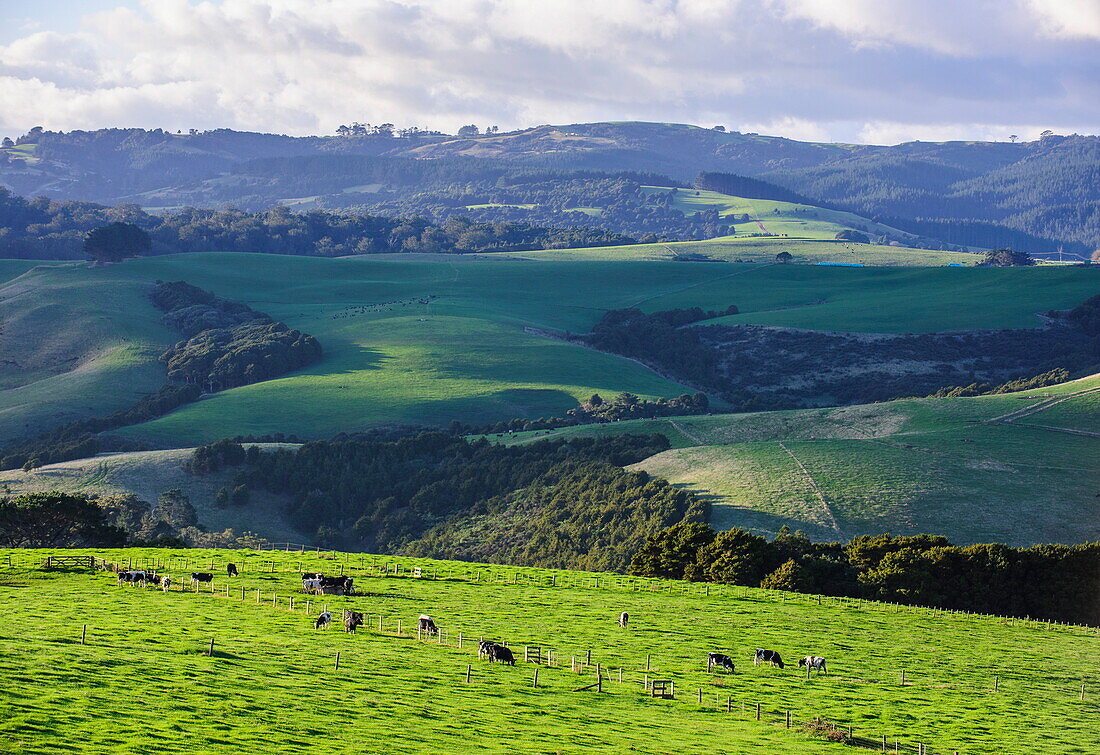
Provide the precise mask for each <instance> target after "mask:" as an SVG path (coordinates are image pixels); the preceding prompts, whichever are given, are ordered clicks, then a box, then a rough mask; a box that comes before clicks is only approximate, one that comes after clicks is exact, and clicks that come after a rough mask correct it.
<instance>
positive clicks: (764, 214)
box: [643, 186, 916, 246]
mask: <svg viewBox="0 0 1100 755" xmlns="http://www.w3.org/2000/svg"><path fill="white" fill-rule="evenodd" d="M643 190H644V191H646V192H647V193H650V194H665V193H667V192H668V191H669V190H668V188H666V187H661V186H646V187H643ZM672 207H673V208H674V209H677V210H679V211H680V212H682V213H684V214H685V215H691V214H692V213H696V212H706V211H709V210H718V215H719V217H723V218H727V219H728V218H729V216H730V215H748V216H749V218H750V220H749V221H748V222H740V223H736V224H735V225H734V228H735V230H736V232H737V233H774V234H776V235H780V236H782V235H787V236H789V237H791V238H800V239H823V240H824V239H833V238H835V237H836V234H837V233H838V232H839V231H843V230H857V231H860V232H862V233H866V234H869V235H870V236H871V237H872V238H873V237H875V236H882V235H887V236H890V237H891V238H901V237H907V238H916V237H915V236H913V234H910V233H906V232H904V231H899V230H898V229H897V228H892V227H890V226H888V225H883V224H882V223H876V222H874V221H873V220H868V219H867V218H863V217H860V216H859V215H856V214H854V213H851V212H842V211H840V210H827V209H825V208H823V207H817V206H815V205H807V204H797V203H794V202H780V201H778V200H774V199H747V198H745V197H735V196H732V195H730V194H722V193H721V192H717V191H705V190H701V189H679V190H677V192H676V196H675V198H674V199H673V202H672ZM864 246H866V245H864Z"/></svg>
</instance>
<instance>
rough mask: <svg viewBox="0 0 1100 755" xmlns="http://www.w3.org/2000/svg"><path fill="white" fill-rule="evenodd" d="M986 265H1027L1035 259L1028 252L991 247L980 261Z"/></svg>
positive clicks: (1031, 263)
mask: <svg viewBox="0 0 1100 755" xmlns="http://www.w3.org/2000/svg"><path fill="white" fill-rule="evenodd" d="M980 264H982V265H984V266H986V267H1027V266H1029V265H1034V264H1035V260H1033V259H1032V258H1031V255H1030V254H1028V253H1027V252H1015V251H1013V250H1011V249H990V250H989V251H988V252H986V253H985V259H984V260H982V262H981V263H980Z"/></svg>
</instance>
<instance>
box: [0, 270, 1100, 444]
mask: <svg viewBox="0 0 1100 755" xmlns="http://www.w3.org/2000/svg"><path fill="white" fill-rule="evenodd" d="M1096 275H1097V273H1096V271H1095V270H1091V269H1086V268H1053V267H1052V268H1042V269H988V268H979V269H958V268H946V267H944V268H863V269H846V268H828V267H815V266H806V265H760V264H742V265H737V264H728V265H711V264H688V263H682V262H647V261H636V260H619V261H614V260H606V259H605V260H570V261H563V260H561V259H560V257H559V258H556V259H555V258H552V257H550V258H547V259H546V260H542V261H534V260H527V261H521V260H515V259H509V258H507V257H493V256H488V255H479V256H435V255H372V256H367V257H356V258H339V259H321V258H303V257H289V256H278V255H258V254H255V255H246V254H189V255H169V256H163V257H151V258H146V259H140V260H133V261H130V262H126V263H122V264H119V265H112V266H109V267H106V268H96V269H90V268H88V267H86V266H84V265H80V264H72V265H60V266H55V267H50V268H39V269H37V270H31V271H29V272H28V273H26V274H25V275H23V276H21V277H19V278H18V279H16V280H13V281H9V282H8V283H7V284H5V285H2V286H0V312H2V313H3V320H2V321H0V322H3V328H4V332H3V336H2V339H3V340H2V342H0V345H2V346H3V347H4V349H3V350H4V353H5V354H17V356H16V357H15V358H14V360H13V361H16V362H18V365H19V366H18V367H16V366H12V365H9V366H8V369H7V370H6V371H5V372H0V375H2V376H4V378H5V379H6V381H7V383H6V387H5V390H3V391H2V392H0V420H2V421H0V437H6V438H11V437H15V436H17V435H20V434H23V433H25V432H27V431H28V430H29V429H32V428H45V427H49V426H52V425H56V424H60V423H61V422H62V421H66V420H68V419H71V418H73V417H75V416H82V415H83V416H86V415H88V414H95V413H103V412H105V411H107V410H111V409H115V408H120V407H121V406H124V405H127V404H129V403H132V402H133V401H134V400H135V399H136V398H137V397H138V396H140V395H142V394H145V393H148V392H150V391H153V390H155V389H156V388H157V387H159V385H160V383H161V381H162V380H163V375H164V372H163V370H164V367H163V364H161V363H160V362H159V361H158V355H159V353H160V352H161V351H162V349H163V348H165V347H166V346H167V345H168V344H170V343H172V342H173V341H175V340H176V335H175V334H173V333H170V332H169V331H168V330H167V329H166V328H164V327H163V326H162V325H161V324H160V313H159V312H157V311H156V310H155V309H153V307H152V306H151V305H150V304H148V302H147V301H146V300H145V292H146V291H147V290H148V287H149V285H150V284H151V283H153V282H154V281H155V280H158V279H161V280H179V279H183V280H186V281H188V282H190V283H192V284H194V285H197V286H200V287H202V288H205V289H208V290H211V291H214V292H215V293H217V294H218V295H221V296H226V297H229V298H233V299H239V300H242V301H244V302H246V303H248V304H250V305H251V306H253V307H255V308H256V309H258V310H260V311H263V312H266V313H268V314H270V315H271V316H272V317H274V318H276V319H279V320H283V321H285V322H286V323H287V324H288V325H290V326H291V327H294V328H298V329H300V330H302V331H304V332H306V333H310V334H312V335H314V336H316V337H317V338H318V339H319V340H320V342H321V344H322V346H323V348H324V352H325V355H324V358H323V359H322V361H320V362H319V363H317V364H315V365H313V366H312V367H310V368H308V369H306V370H303V371H301V372H299V373H294V374H291V375H289V376H286V377H283V378H280V379H277V380H271V381H267V382H263V383H256V384H253V385H249V386H245V387H241V388H235V389H233V390H229V391H225V392H222V393H218V394H215V395H213V396H211V397H209V398H206V399H204V400H201V401H199V402H198V403H196V404H192V405H190V406H187V407H185V408H183V409H181V410H179V411H177V412H175V413H173V414H171V415H168V416H166V417H164V418H161V419H159V420H155V421H153V422H150V423H147V424H145V425H141V426H136V427H133V428H130V429H128V430H126V431H125V432H126V434H127V435H130V436H131V437H133V438H140V439H145V440H153V441H156V442H158V443H162V444H167V445H171V446H181V445H183V446H186V445H193V444H196V443H200V442H206V441H210V440H213V439H217V438H221V437H225V436H232V435H236V434H248V433H269V432H285V433H296V434H298V435H301V436H303V437H308V438H317V437H327V436H331V435H332V434H334V433H336V432H340V431H347V430H355V429H360V428H365V427H370V426H376V425H382V424H393V423H422V424H446V423H448V422H450V421H451V420H452V419H458V420H461V421H464V422H487V421H497V420H501V419H510V418H512V417H539V416H551V415H554V414H560V413H562V412H564V411H565V410H566V409H568V408H570V407H572V406H574V405H575V404H576V402H577V400H578V399H581V398H586V397H587V396H589V395H591V394H592V393H593V392H601V393H604V394H605V395H607V394H610V395H614V394H615V393H617V392H619V391H624V390H625V391H630V392H632V393H636V394H638V395H640V396H643V397H654V396H673V395H678V394H680V393H683V392H685V391H689V390H691V389H690V388H689V387H687V386H683V385H680V384H677V383H675V382H673V381H671V380H667V379H665V378H663V377H660V376H658V375H656V374H654V373H653V372H651V371H650V370H649V369H647V368H645V367H644V366H642V365H640V364H638V363H635V362H633V361H630V360H627V359H623V358H620V357H616V356H611V355H608V354H603V353H600V352H594V351H591V350H589V349H586V348H583V347H581V346H578V345H575V344H570V343H565V342H562V341H560V340H555V339H553V338H550V337H547V335H546V334H555V333H564V332H574V333H577V332H586V331H587V330H588V329H589V328H591V326H592V325H593V323H595V322H596V321H597V320H598V319H599V318H600V316H601V315H602V314H603V312H604V311H605V310H606V309H610V308H621V307H630V306H637V307H641V308H643V309H645V310H647V311H656V310H662V309H670V308H675V307H690V306H701V307H704V308H711V309H719V308H725V307H726V306H727V305H729V304H731V303H732V304H737V306H738V307H740V309H741V314H739V315H736V316H733V317H731V318H726V320H727V321H729V322H744V323H756V324H768V325H785V326H792V327H803V328H812V329H819V330H852V331H865V332H877V331H887V332H918V333H919V332H933V331H941V330H952V329H965V328H995V327H1030V326H1034V325H1036V324H1038V323H1039V322H1040V321H1039V319H1038V318H1037V317H1036V316H1035V314H1036V313H1037V312H1042V311H1045V310H1048V309H1064V308H1068V307H1072V306H1074V305H1076V304H1078V303H1079V302H1080V301H1082V300H1083V299H1085V298H1086V297H1087V296H1088V295H1089V294H1091V293H1092V292H1093V291H1094V290H1095V286H1096V283H1097V280H1096Z"/></svg>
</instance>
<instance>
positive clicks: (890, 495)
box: [487, 376, 1100, 545]
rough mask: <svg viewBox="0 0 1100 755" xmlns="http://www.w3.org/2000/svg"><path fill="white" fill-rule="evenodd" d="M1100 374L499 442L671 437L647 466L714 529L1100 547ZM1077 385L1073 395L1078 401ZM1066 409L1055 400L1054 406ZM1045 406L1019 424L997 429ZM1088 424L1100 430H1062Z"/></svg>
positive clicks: (616, 425) (651, 422) (606, 426)
mask: <svg viewBox="0 0 1100 755" xmlns="http://www.w3.org/2000/svg"><path fill="white" fill-rule="evenodd" d="M1098 387H1100V376H1093V377H1091V378H1087V379H1083V380H1078V381H1074V382H1072V383H1067V384H1065V385H1063V386H1052V387H1051V388H1045V389H1038V390H1033V391H1025V392H1021V393H1015V394H1005V395H999V396H981V397H976V398H955V399H910V400H902V401H889V402H884V403H880V404H869V405H865V406H848V407H837V408H829V409H808V410H798V411H783V412H759V413H749V414H718V415H712V416H699V417H675V418H670V419H652V420H630V421H624V422H616V423H613V424H604V425H582V426H577V427H567V428H561V429H558V430H551V431H536V432H529V433H512V434H505V435H490V436H487V437H489V439H490V440H493V441H494V442H500V443H509V444H511V443H526V442H530V441H531V440H537V439H543V438H552V437H577V436H585V435H613V434H620V433H631V432H634V433H653V432H658V433H662V434H664V435H665V436H667V437H668V438H669V440H670V441H671V442H672V446H673V448H672V449H671V450H669V451H666V452H664V453H661V454H658V455H656V456H653V457H651V458H649V459H646V460H645V461H643V462H641V463H639V464H637V465H635V468H637V469H644V470H646V471H647V472H649V473H651V474H653V475H656V476H658V477H663V478H665V479H668V480H669V481H670V482H673V483H675V484H677V485H681V486H683V487H685V488H686V489H688V490H691V491H693V492H695V493H697V494H699V495H702V496H704V497H706V498H708V499H709V500H710V501H711V503H712V504H713V514H712V522H713V524H714V525H715V526H716V527H732V526H739V527H746V528H749V529H753V530H756V531H760V532H764V533H769V534H774V533H775V532H777V531H778V530H779V528H780V527H782V526H784V525H787V526H790V527H791V528H793V529H803V530H805V531H806V532H807V533H808V534H810V535H811V536H812V537H814V538H817V539H830V540H831V539H847V538H849V537H852V536H854V535H858V534H864V533H876V532H894V533H901V534H911V533H917V532H934V533H937V534H943V535H947V536H948V537H949V538H951V539H952V540H953V541H955V542H958V543H971V542H991V541H996V542H1005V543H1009V544H1012V545H1029V544H1033V543H1041V542H1083V541H1086V540H1096V539H1100V502H1098V499H1097V494H1098V493H1100V470H1098V469H1097V467H1096V464H1095V461H1094V460H1095V459H1097V458H1100V435H1095V433H1096V432H1097V430H1098V429H1100V400H1098V397H1100V393H1095V392H1092V393H1088V392H1084V391H1089V390H1095V389H1096V388H1098ZM1067 390H1072V391H1074V392H1076V395H1075V393H1067V392H1066V391H1067ZM1059 397H1062V398H1063V399H1064V400H1062V401H1060V402H1059V403H1054V404H1050V405H1046V403H1045V402H1046V401H1047V400H1048V399H1050V398H1059ZM1029 406H1040V407H1042V406H1045V408H1041V409H1040V410H1039V411H1037V412H1036V413H1034V414H1028V415H1026V416H1024V417H1021V418H1019V419H1017V420H1013V421H1008V422H996V421H992V420H995V419H996V418H999V417H1002V416H1004V415H1009V414H1011V413H1012V412H1015V411H1017V410H1019V409H1024V408H1026V407H1029ZM1059 428H1062V429H1070V430H1084V431H1086V432H1093V433H1094V435H1092V436H1089V435H1081V434H1074V433H1066V432H1060V431H1059Z"/></svg>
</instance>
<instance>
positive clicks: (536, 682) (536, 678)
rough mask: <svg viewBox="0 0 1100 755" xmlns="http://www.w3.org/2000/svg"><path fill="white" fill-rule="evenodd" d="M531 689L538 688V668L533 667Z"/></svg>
mask: <svg viewBox="0 0 1100 755" xmlns="http://www.w3.org/2000/svg"><path fill="white" fill-rule="evenodd" d="M531 687H533V688H534V689H538V687H539V667H538V666H535V680H534V681H533V682H531Z"/></svg>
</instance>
